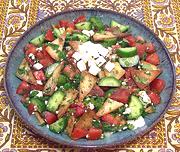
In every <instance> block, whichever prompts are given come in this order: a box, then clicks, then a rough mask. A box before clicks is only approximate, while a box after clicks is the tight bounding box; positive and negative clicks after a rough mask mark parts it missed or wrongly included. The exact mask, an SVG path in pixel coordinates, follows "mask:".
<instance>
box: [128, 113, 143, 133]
mask: <svg viewBox="0 0 180 152" xmlns="http://www.w3.org/2000/svg"><path fill="white" fill-rule="evenodd" d="M127 123H128V124H132V125H133V126H134V128H133V130H135V129H137V128H140V127H143V126H145V125H146V123H145V121H144V118H143V117H142V116H140V117H139V118H138V119H136V120H128V121H127Z"/></svg>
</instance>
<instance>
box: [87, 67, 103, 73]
mask: <svg viewBox="0 0 180 152" xmlns="http://www.w3.org/2000/svg"><path fill="white" fill-rule="evenodd" d="M100 71H101V69H100V68H99V67H97V66H96V65H93V66H91V67H90V68H89V73H91V74H92V75H97V74H98V73H99V72H100Z"/></svg>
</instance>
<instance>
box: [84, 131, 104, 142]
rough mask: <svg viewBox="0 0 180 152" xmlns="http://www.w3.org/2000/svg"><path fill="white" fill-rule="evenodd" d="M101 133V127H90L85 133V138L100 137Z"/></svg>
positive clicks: (93, 138) (95, 138)
mask: <svg viewBox="0 0 180 152" xmlns="http://www.w3.org/2000/svg"><path fill="white" fill-rule="evenodd" d="M101 135H102V129H98V128H90V129H89V131H88V134H87V138H88V139H90V140H97V139H100V138H101Z"/></svg>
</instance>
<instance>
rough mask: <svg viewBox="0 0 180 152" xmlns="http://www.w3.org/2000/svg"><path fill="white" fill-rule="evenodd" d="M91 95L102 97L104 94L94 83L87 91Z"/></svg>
mask: <svg viewBox="0 0 180 152" xmlns="http://www.w3.org/2000/svg"><path fill="white" fill-rule="evenodd" d="M89 94H90V95H91V96H99V97H103V96H104V91H103V90H102V89H101V88H100V87H99V86H98V85H95V86H94V87H93V88H92V90H91V91H90V93H89Z"/></svg>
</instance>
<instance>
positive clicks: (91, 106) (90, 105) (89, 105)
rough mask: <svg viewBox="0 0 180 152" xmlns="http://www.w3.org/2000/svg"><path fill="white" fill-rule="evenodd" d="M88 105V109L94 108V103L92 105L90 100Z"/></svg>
mask: <svg viewBox="0 0 180 152" xmlns="http://www.w3.org/2000/svg"><path fill="white" fill-rule="evenodd" d="M88 107H89V109H91V110H93V109H94V105H93V104H92V103H91V102H90V103H89V104H88Z"/></svg>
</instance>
